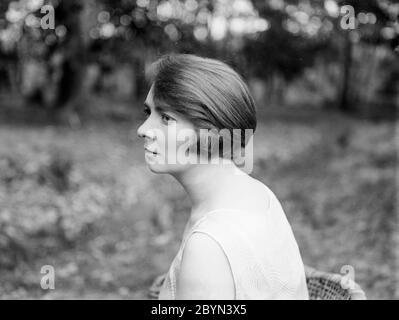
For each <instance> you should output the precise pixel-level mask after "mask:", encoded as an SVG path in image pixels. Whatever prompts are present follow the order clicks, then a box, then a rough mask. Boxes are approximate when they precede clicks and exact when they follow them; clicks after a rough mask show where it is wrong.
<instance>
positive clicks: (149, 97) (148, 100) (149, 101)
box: [144, 84, 154, 107]
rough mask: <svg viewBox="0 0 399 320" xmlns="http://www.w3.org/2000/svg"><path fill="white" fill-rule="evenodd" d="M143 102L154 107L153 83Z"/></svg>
mask: <svg viewBox="0 0 399 320" xmlns="http://www.w3.org/2000/svg"><path fill="white" fill-rule="evenodd" d="M144 104H146V105H147V106H149V107H154V84H152V85H151V88H150V90H149V91H148V94H147V97H146V99H145V101H144Z"/></svg>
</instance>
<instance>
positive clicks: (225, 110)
mask: <svg viewBox="0 0 399 320" xmlns="http://www.w3.org/2000/svg"><path fill="white" fill-rule="evenodd" d="M146 76H147V79H148V80H149V82H150V83H152V84H153V85H154V86H153V100H154V104H155V105H161V106H162V107H163V108H164V109H165V110H170V111H173V112H175V113H177V114H179V115H181V116H182V117H184V118H185V119H187V120H188V121H190V122H191V123H192V124H193V125H194V127H196V128H197V129H216V130H221V129H227V130H229V132H230V134H232V137H233V139H237V136H236V133H237V132H233V129H241V130H238V131H240V132H241V134H240V137H238V138H239V139H240V140H239V141H240V146H241V148H244V147H245V145H246V144H247V143H248V140H249V138H250V137H251V136H249V137H248V136H247V135H243V134H242V132H244V131H245V130H244V129H251V130H252V133H253V132H255V130H256V123H257V122H256V106H255V101H254V99H253V97H252V95H251V93H250V91H249V89H248V87H247V85H246V84H245V82H244V81H243V79H242V78H241V76H240V75H239V74H238V73H237V72H235V71H234V70H233V69H232V68H231V67H230V66H228V65H227V64H225V63H223V62H221V61H218V60H215V59H210V58H204V57H199V56H196V55H193V54H168V55H164V56H162V57H160V58H159V59H158V60H156V61H155V62H154V63H152V64H151V65H150V67H149V68H148V69H147V70H146ZM235 131H237V130H235ZM220 147H221V146H220V140H219V148H220Z"/></svg>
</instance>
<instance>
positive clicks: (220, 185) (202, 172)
mask: <svg viewBox="0 0 399 320" xmlns="http://www.w3.org/2000/svg"><path fill="white" fill-rule="evenodd" d="M238 173H242V171H240V169H238V168H237V166H236V165H235V164H234V162H233V161H231V160H224V161H219V163H218V164H210V163H209V164H196V165H192V166H191V167H190V168H189V169H188V170H185V171H184V172H179V173H178V174H174V175H173V176H174V177H175V178H176V180H177V181H178V182H179V183H180V184H181V185H182V186H183V188H184V189H185V190H186V192H187V194H188V196H189V198H190V200H191V203H192V213H194V212H195V213H205V212H207V211H209V210H212V209H217V208H215V204H217V198H218V195H220V192H223V191H225V190H226V188H227V186H231V184H232V182H233V181H234V180H235V178H236V176H237V175H238Z"/></svg>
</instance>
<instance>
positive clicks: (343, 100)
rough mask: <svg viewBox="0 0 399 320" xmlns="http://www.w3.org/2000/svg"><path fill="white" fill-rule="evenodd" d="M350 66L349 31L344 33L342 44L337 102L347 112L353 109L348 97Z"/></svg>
mask: <svg viewBox="0 0 399 320" xmlns="http://www.w3.org/2000/svg"><path fill="white" fill-rule="evenodd" d="M351 67H352V42H351V40H350V38H349V33H345V37H344V44H343V64H342V87H341V94H340V97H339V102H338V109H339V110H340V111H342V112H345V113H348V112H350V111H352V110H353V106H351V101H350V99H349V89H350V88H349V86H350V71H351Z"/></svg>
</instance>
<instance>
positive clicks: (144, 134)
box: [137, 119, 154, 140]
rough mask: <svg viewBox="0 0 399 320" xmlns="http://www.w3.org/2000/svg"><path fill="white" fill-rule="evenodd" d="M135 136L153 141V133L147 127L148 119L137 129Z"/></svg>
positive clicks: (148, 126)
mask: <svg viewBox="0 0 399 320" xmlns="http://www.w3.org/2000/svg"><path fill="white" fill-rule="evenodd" d="M137 135H138V136H139V137H140V138H147V139H151V140H153V139H154V132H153V130H151V127H150V125H149V121H148V119H147V120H146V121H144V123H143V124H142V125H141V126H140V127H138V128H137Z"/></svg>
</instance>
